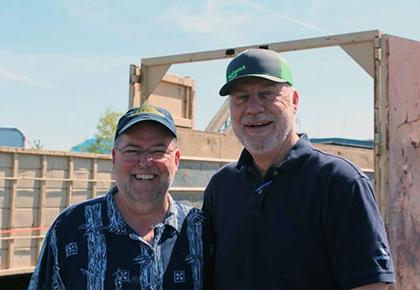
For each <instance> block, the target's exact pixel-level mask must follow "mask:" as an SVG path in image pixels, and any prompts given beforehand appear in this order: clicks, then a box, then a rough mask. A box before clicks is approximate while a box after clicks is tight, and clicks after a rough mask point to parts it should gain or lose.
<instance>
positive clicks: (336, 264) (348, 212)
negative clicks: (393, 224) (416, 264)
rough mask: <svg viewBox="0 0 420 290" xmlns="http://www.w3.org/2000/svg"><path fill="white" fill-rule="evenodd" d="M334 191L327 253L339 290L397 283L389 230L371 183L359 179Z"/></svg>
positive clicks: (337, 185) (329, 214)
mask: <svg viewBox="0 0 420 290" xmlns="http://www.w3.org/2000/svg"><path fill="white" fill-rule="evenodd" d="M339 183H341V184H339ZM333 188H334V189H333V192H332V193H330V194H331V198H330V201H329V202H330V204H329V206H328V208H329V210H328V217H327V220H328V221H327V248H328V249H327V251H328V254H329V256H330V261H331V266H332V270H333V272H334V275H335V277H336V280H337V281H338V283H339V284H340V287H341V288H342V289H351V288H355V287H358V286H362V285H367V284H371V283H377V282H384V283H391V282H394V281H395V278H394V269H393V263H392V258H391V253H390V250H389V244H388V241H387V238H386V231H385V227H384V224H383V222H382V218H381V216H380V213H379V210H378V207H377V205H376V200H375V196H374V192H373V189H372V186H371V184H370V181H369V180H368V179H367V177H365V176H360V177H358V178H355V179H354V180H341V181H340V182H338V183H337V182H336V184H335V186H333Z"/></svg>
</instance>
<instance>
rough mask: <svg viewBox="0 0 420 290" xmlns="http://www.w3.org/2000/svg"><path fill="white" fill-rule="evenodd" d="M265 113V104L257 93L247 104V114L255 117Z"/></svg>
mask: <svg viewBox="0 0 420 290" xmlns="http://www.w3.org/2000/svg"><path fill="white" fill-rule="evenodd" d="M263 111H264V103H263V101H262V100H261V99H260V98H259V97H258V95H257V94H256V93H254V94H252V95H251V96H250V97H249V99H248V102H247V103H246V107H245V113H246V114H251V115H255V114H258V113H261V112H263Z"/></svg>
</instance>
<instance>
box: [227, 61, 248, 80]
mask: <svg viewBox="0 0 420 290" xmlns="http://www.w3.org/2000/svg"><path fill="white" fill-rule="evenodd" d="M243 70H246V66H245V65H244V64H243V65H242V66H240V67H238V68H237V69H235V70H233V71H232V72H231V73H230V74H229V75H228V77H227V79H228V81H231V80H233V79H235V78H236V77H237V76H238V73H240V72H241V71H243Z"/></svg>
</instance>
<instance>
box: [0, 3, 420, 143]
mask: <svg viewBox="0 0 420 290" xmlns="http://www.w3.org/2000/svg"><path fill="white" fill-rule="evenodd" d="M142 3H143V4H142ZM419 12H420V1H419V0H409V1H398V2H397V1H389V0H383V1H366V0H365V1H359V0H355V1H346V2H344V1H333V0H312V1H309V0H308V1H281V0H277V1H268V0H266V1H256V0H231V1H224V0H223V1H222V0H209V1H186V0H183V1H177V0H172V1H123V0H122V1H107V0H102V1H96V0H92V1H81V0H44V1H42V0H40V1H29V0H27V1H25V0H15V1H8V0H0V127H13V128H18V129H20V130H21V131H22V132H23V133H24V134H25V136H26V137H27V139H28V140H29V142H31V141H33V140H38V139H39V140H40V141H41V143H42V144H43V145H44V148H45V149H51V150H68V149H69V148H70V147H72V146H73V145H75V144H78V143H80V142H82V141H84V140H85V139H87V138H90V137H92V136H93V135H94V133H95V130H96V124H97V121H98V119H99V117H100V116H101V115H102V114H103V113H104V112H105V110H106V108H110V109H113V110H117V111H124V110H125V109H126V108H127V105H128V68H129V64H131V63H134V64H139V63H140V59H141V58H144V57H155V56H164V55H173V54H181V53H188V52H196V51H205V50H213V49H223V48H229V47H237V46H245V45H253V44H264V43H271V42H280V41H289V40H297V39H303V38H309V37H318V36H326V35H330V34H341V33H350V32H358V31H364V30H373V29H379V30H381V31H383V32H384V33H388V34H393V35H397V36H400V37H404V38H410V39H413V40H420V29H418V27H420V21H419V16H418V15H419ZM285 57H286V59H288V61H289V63H290V65H291V67H292V70H293V71H294V74H295V79H296V86H297V88H298V89H299V90H300V93H301V101H300V108H299V113H298V125H299V128H300V130H301V131H306V132H308V133H309V135H310V137H348V138H359V139H366V138H372V136H373V111H372V110H373V105H372V103H373V81H372V79H371V78H370V77H369V76H368V75H367V74H366V73H365V72H364V71H362V70H361V69H360V68H359V67H358V65H357V64H355V63H354V62H353V61H352V60H351V59H350V58H349V57H348V56H347V55H346V54H345V53H344V52H343V51H342V50H340V49H339V48H327V49H319V50H308V51H301V52H292V53H286V54H285ZM226 63H227V62H226V60H223V61H215V62H202V63H196V64H189V65H187V64H183V65H175V66H173V67H172V68H171V70H170V73H174V74H179V75H185V76H191V77H192V78H193V79H195V80H196V82H197V92H196V103H197V107H196V116H197V122H196V128H197V129H203V128H205V126H206V125H207V123H208V122H209V121H210V120H211V118H212V116H213V115H214V114H215V113H216V111H217V110H218V108H219V107H220V105H221V104H222V102H223V101H224V99H223V98H221V97H219V96H218V94H217V92H218V89H219V87H220V86H221V85H222V84H223V80H224V70H225V66H226Z"/></svg>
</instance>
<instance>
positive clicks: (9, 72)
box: [0, 67, 54, 88]
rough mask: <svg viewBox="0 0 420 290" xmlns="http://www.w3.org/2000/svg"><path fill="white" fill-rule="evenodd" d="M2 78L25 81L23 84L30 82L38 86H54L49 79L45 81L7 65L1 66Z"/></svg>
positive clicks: (0, 73) (0, 74) (19, 81)
mask: <svg viewBox="0 0 420 290" xmlns="http://www.w3.org/2000/svg"><path fill="white" fill-rule="evenodd" d="M0 78H3V79H6V80H8V81H13V82H17V83H23V84H29V85H34V86H38V87H43V88H53V87H54V85H53V84H51V83H49V82H47V81H43V80H40V79H35V78H33V77H31V76H29V75H26V74H24V73H22V72H19V71H16V70H13V69H9V68H5V67H0Z"/></svg>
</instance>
